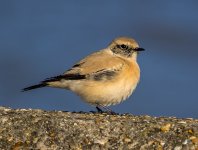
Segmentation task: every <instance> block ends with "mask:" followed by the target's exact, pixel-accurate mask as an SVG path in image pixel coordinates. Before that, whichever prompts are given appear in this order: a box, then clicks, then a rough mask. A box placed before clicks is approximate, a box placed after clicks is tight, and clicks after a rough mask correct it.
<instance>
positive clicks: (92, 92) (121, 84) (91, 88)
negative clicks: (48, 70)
mask: <svg viewBox="0 0 198 150" xmlns="http://www.w3.org/2000/svg"><path fill="white" fill-rule="evenodd" d="M137 83H138V80H133V79H132V78H131V77H130V79H128V78H125V79H122V80H120V81H116V80H115V81H113V82H96V81H94V82H92V81H90V82H89V81H86V82H85V83H83V81H80V82H79V83H76V84H73V86H71V88H70V90H72V91H73V92H75V93H76V94H77V95H79V96H80V97H81V98H82V99H83V100H84V101H85V102H87V103H90V104H92V105H98V104H100V105H103V106H109V105H115V104H118V103H120V102H122V101H124V100H126V99H127V98H128V97H129V96H130V95H131V94H132V92H133V90H134V89H135V88H136V85H137ZM75 85H76V86H75Z"/></svg>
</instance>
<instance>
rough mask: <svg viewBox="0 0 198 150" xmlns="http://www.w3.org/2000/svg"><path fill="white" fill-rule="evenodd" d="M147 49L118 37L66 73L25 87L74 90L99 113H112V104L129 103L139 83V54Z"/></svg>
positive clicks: (128, 38) (30, 88)
mask: <svg viewBox="0 0 198 150" xmlns="http://www.w3.org/2000/svg"><path fill="white" fill-rule="evenodd" d="M140 51H144V48H140V47H139V45H138V43H137V42H136V41H135V40H134V39H133V38H130V37H118V38H115V39H114V40H112V41H111V43H110V44H109V45H108V46H107V47H106V48H104V49H102V50H99V51H96V52H94V53H92V54H90V55H88V56H86V57H85V58H83V59H82V60H80V61H79V62H77V63H76V64H75V65H73V67H71V68H70V69H68V70H67V71H65V72H64V73H63V74H61V75H58V76H54V77H50V78H46V79H45V80H43V81H41V82H40V83H39V84H36V85H33V86H29V87H26V88H24V89H22V91H23V92H24V91H29V90H33V89H37V88H42V87H53V88H62V89H66V90H71V91H72V92H74V93H76V94H77V95H78V96H80V97H81V99H82V100H84V101H85V102H87V103H88V104H90V105H92V106H94V107H96V109H97V110H98V112H103V109H105V110H106V111H107V112H113V111H111V109H109V108H108V106H110V105H115V104H119V103H121V102H122V101H124V100H126V99H127V98H128V97H129V96H130V95H131V94H132V93H133V91H134V90H135V88H136V86H137V84H138V82H139V80H140V68H139V65H138V63H137V55H138V54H139V52H140Z"/></svg>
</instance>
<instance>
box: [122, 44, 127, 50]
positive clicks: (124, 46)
mask: <svg viewBox="0 0 198 150" xmlns="http://www.w3.org/2000/svg"><path fill="white" fill-rule="evenodd" d="M120 48H121V49H128V46H127V45H124V44H122V45H120Z"/></svg>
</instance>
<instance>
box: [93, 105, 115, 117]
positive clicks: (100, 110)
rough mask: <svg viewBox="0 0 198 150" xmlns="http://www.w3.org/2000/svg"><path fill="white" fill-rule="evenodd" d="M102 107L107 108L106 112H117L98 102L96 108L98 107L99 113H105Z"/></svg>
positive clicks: (113, 113)
mask: <svg viewBox="0 0 198 150" xmlns="http://www.w3.org/2000/svg"><path fill="white" fill-rule="evenodd" d="M100 107H102V108H103V109H104V110H106V113H108V114H111V115H115V114H116V113H115V112H113V111H112V110H111V109H109V108H108V107H106V106H103V105H101V104H98V105H97V106H96V109H97V111H98V112H99V113H103V112H104V111H103V110H102V109H101V108H100Z"/></svg>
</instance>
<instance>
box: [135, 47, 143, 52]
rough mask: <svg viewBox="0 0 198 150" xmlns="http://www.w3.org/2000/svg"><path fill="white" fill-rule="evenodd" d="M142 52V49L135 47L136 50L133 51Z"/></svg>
mask: <svg viewBox="0 0 198 150" xmlns="http://www.w3.org/2000/svg"><path fill="white" fill-rule="evenodd" d="M144 50H145V49H144V48H140V47H137V48H135V49H134V51H137V52H139V51H144Z"/></svg>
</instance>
